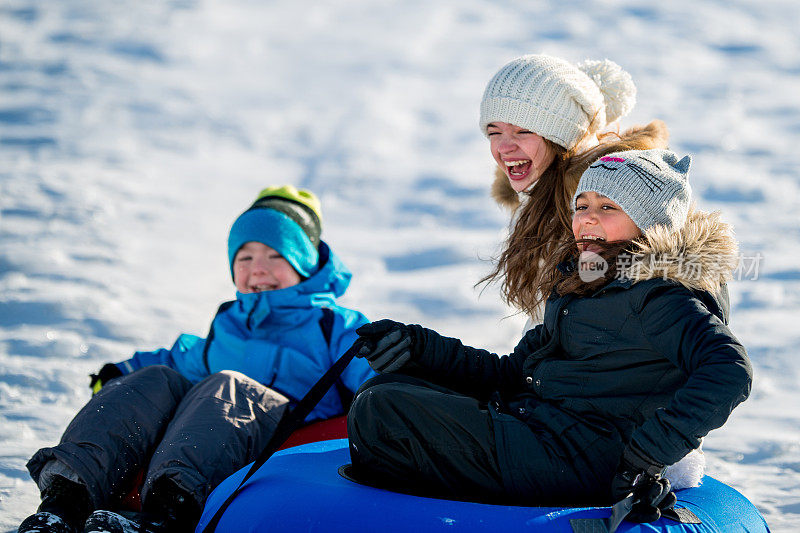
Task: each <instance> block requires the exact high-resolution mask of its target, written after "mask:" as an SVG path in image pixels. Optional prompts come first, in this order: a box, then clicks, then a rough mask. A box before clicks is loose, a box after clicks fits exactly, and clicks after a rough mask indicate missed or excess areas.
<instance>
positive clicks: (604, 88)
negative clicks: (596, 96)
mask: <svg viewBox="0 0 800 533" xmlns="http://www.w3.org/2000/svg"><path fill="white" fill-rule="evenodd" d="M578 68H579V69H580V70H582V71H583V72H584V73H585V74H586V75H587V76H589V77H590V78H591V79H592V81H594V82H595V84H596V85H597V86H598V87H599V88H600V92H601V93H603V99H604V100H605V104H606V122H607V123H609V124H610V123H611V122H614V121H615V120H617V119H618V118H620V117H624V116H625V115H627V114H628V113H630V112H631V110H632V109H633V106H634V105H636V85H634V84H633V78H631V75H630V74H628V73H627V72H625V71H624V70H622V67H620V66H619V65H617V64H616V63H614V62H613V61H611V60H610V59H603V60H602V61H598V60H591V59H590V60H587V61H584V62H583V63H581V64H580V65H578Z"/></svg>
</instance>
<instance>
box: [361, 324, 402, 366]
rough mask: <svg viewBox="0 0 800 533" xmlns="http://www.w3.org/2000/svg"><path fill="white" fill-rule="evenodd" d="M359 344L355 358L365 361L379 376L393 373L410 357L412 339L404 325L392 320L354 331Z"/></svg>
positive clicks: (364, 326)
mask: <svg viewBox="0 0 800 533" xmlns="http://www.w3.org/2000/svg"><path fill="white" fill-rule="evenodd" d="M356 333H358V335H359V338H358V340H356V343H360V344H361V346H359V347H358V351H357V352H356V357H364V358H366V359H367V362H368V363H369V366H371V367H372V369H373V370H374V371H375V372H378V373H379V374H384V373H389V372H395V371H396V370H398V369H399V368H400V367H402V366H403V365H404V364H406V363H407V362H408V361H409V360H410V359H411V356H412V350H413V338H412V336H411V333H410V332H409V330H408V327H407V326H406V325H405V324H401V323H400V322H395V321H394V320H386V319H384V320H378V321H377V322H372V323H370V324H365V325H363V326H361V327H360V328H358V329H357V330H356Z"/></svg>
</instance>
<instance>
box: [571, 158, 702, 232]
mask: <svg viewBox="0 0 800 533" xmlns="http://www.w3.org/2000/svg"><path fill="white" fill-rule="evenodd" d="M691 162H692V159H691V157H689V156H688V155H687V156H684V157H683V158H682V159H680V160H678V156H676V155H675V154H674V153H672V152H670V151H669V150H657V149H656V150H629V151H626V152H615V153H613V154H608V155H606V156H603V157H601V158H600V159H598V160H597V161H595V162H594V163H592V164H591V165H590V166H589V168H588V169H586V171H585V172H584V173H583V176H581V180H580V182H579V183H578V189H577V190H576V191H575V195H574V196H573V197H572V208H573V209H575V205H576V201H577V199H578V196H579V195H580V194H581V193H582V192H587V191H594V192H596V193H598V194H602V195H603V196H606V197H608V198H610V199H611V200H612V201H614V202H615V203H616V204H618V205H619V206H620V207H621V208H622V210H623V211H625V214H627V215H628V216H629V217H631V220H633V222H634V224H636V226H637V227H638V228H639V229H640V230H642V231H643V232H644V231H647V230H648V229H650V228H652V227H654V226H663V227H664V228H666V229H667V230H668V231H670V232H674V231H678V230H680V229H681V228H683V226H684V224H686V219H687V217H688V215H689V204H690V203H691V200H692V188H691V186H690V185H689V166H690V165H691Z"/></svg>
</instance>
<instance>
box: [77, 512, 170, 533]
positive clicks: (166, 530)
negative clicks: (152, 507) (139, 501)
mask: <svg viewBox="0 0 800 533" xmlns="http://www.w3.org/2000/svg"><path fill="white" fill-rule="evenodd" d="M171 531H174V529H173V528H171V527H170V526H169V524H167V521H166V520H165V519H164V518H163V517H158V516H154V515H151V514H149V513H145V512H136V511H106V510H102V509H101V510H98V511H95V512H93V513H92V514H91V515H90V516H89V518H88V519H87V520H86V526H85V527H84V528H83V533H170V532H171Z"/></svg>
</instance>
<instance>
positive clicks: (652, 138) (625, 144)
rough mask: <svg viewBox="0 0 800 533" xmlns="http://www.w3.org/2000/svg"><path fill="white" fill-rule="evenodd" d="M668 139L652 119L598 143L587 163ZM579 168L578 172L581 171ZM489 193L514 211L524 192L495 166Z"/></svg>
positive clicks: (662, 143) (664, 128) (662, 145)
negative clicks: (643, 124) (645, 123)
mask: <svg viewBox="0 0 800 533" xmlns="http://www.w3.org/2000/svg"><path fill="white" fill-rule="evenodd" d="M668 141H669V130H668V129H667V125H666V124H664V122H662V121H661V120H654V121H652V122H651V123H650V124H647V125H646V126H634V127H632V128H630V129H628V130H626V131H624V132H623V133H622V135H621V136H620V138H619V139H614V140H613V141H609V142H603V143H600V144H599V145H598V146H595V147H594V148H592V149H591V152H592V153H593V155H594V157H592V160H591V161H588V162H587V166H588V164H591V163H593V162H594V161H595V160H597V159H599V158H600V157H602V156H604V155H606V154H609V153H612V152H621V151H624V150H649V149H651V148H667V145H668ZM583 170H585V169H580V173H581V174H582V173H583ZM491 195H492V198H494V200H495V202H497V203H498V204H500V206H501V207H504V208H506V209H508V210H510V211H515V210H516V209H517V207H519V206H520V204H521V203H522V201H523V200H524V197H525V193H517V192H516V191H515V190H514V189H513V188H512V187H511V184H510V183H509V182H508V177H507V176H506V174H505V172H503V169H501V168H500V167H499V166H498V167H495V171H494V181H493V182H492V188H491Z"/></svg>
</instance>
